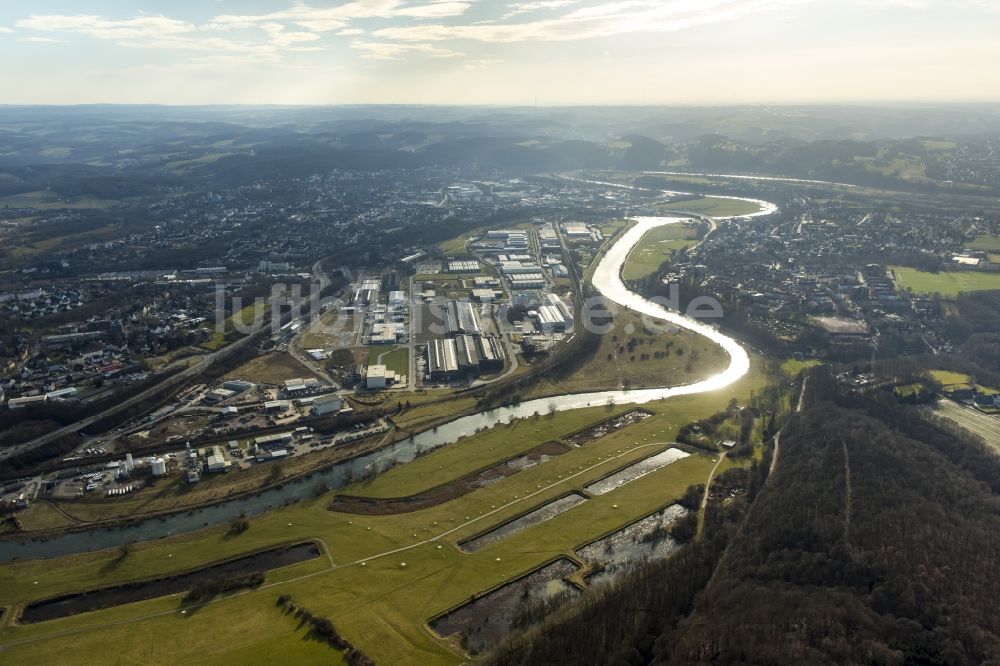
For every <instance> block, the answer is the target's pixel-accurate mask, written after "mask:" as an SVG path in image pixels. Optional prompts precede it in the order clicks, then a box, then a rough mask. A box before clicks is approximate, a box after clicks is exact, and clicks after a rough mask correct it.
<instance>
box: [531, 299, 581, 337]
mask: <svg viewBox="0 0 1000 666" xmlns="http://www.w3.org/2000/svg"><path fill="white" fill-rule="evenodd" d="M529 315H530V316H531V317H532V318H533V319H535V321H536V322H537V323H538V327H539V329H540V330H542V331H544V332H546V333H551V332H558V333H564V332H566V331H568V330H572V328H573V310H572V308H570V307H569V306H568V305H567V304H566V303H565V301H563V300H562V299H561V298H559V296H557V295H556V294H546V295H545V298H544V299H543V304H542V305H540V306H539V307H538V309H537V310H535V311H533V312H531V313H529Z"/></svg>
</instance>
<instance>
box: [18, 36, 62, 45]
mask: <svg viewBox="0 0 1000 666" xmlns="http://www.w3.org/2000/svg"><path fill="white" fill-rule="evenodd" d="M17 41H19V42H28V43H29V44H65V42H64V41H63V40H61V39H52V38H51V37H21V38H20V39H18V40H17Z"/></svg>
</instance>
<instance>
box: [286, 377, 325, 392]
mask: <svg viewBox="0 0 1000 666" xmlns="http://www.w3.org/2000/svg"><path fill="white" fill-rule="evenodd" d="M316 388H319V380H318V379H316V378H315V377H296V378H295V379H286V380H285V391H286V392H287V393H289V394H295V393H304V392H305V391H310V390H313V389H316Z"/></svg>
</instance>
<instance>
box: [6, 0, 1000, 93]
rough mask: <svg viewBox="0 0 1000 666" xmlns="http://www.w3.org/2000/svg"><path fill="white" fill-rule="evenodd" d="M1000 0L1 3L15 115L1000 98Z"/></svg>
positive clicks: (144, 0) (19, 0) (147, 0)
mask: <svg viewBox="0 0 1000 666" xmlns="http://www.w3.org/2000/svg"><path fill="white" fill-rule="evenodd" d="M998 36H1000V0H835V1H834V0H309V1H308V2H307V1H299V0H239V1H235V0H171V1H170V2H165V1H163V0H140V1H123V0H87V1H86V2H80V1H79V0H68V1H62V2H60V1H52V0H0V63H2V66H0V104H82V103H130V104H132V103H157V104H226V103H228V104H280V105H293V104H491V105H492V104H500V105H531V104H536V103H537V104H538V105H542V106H554V105H580V104H600V105H604V104H614V105H617V104H629V105H638V104H667V105H702V104H745V103H749V104H794V103H828V102H837V103H869V102H893V101H903V102H921V103H924V102H997V101H1000V37H998Z"/></svg>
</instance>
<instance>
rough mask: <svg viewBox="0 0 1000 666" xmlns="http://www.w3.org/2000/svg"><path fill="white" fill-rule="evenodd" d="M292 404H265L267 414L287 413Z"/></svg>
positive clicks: (273, 401)
mask: <svg viewBox="0 0 1000 666" xmlns="http://www.w3.org/2000/svg"><path fill="white" fill-rule="evenodd" d="M291 406H292V403H290V402H288V401H287V400H268V401H267V402H265V403H264V411H265V412H287V411H288V410H289V408H290V407H291Z"/></svg>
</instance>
